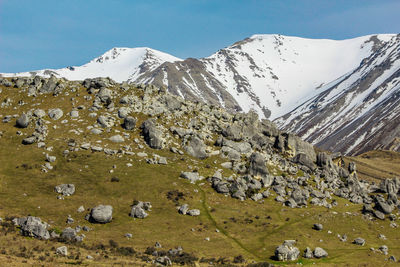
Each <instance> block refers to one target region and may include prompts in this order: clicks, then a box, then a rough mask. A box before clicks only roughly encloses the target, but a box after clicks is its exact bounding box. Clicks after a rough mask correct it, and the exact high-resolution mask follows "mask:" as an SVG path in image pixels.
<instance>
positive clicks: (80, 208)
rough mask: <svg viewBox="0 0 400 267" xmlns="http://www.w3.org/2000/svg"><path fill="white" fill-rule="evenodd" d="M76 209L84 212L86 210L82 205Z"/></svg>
mask: <svg viewBox="0 0 400 267" xmlns="http://www.w3.org/2000/svg"><path fill="white" fill-rule="evenodd" d="M76 211H77V212H79V213H82V212H84V211H85V208H84V207H83V206H80V207H79V208H78V209H77V210H76Z"/></svg>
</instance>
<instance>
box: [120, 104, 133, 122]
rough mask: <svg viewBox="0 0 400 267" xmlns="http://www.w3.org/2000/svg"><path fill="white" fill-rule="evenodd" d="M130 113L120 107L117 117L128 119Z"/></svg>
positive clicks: (128, 110)
mask: <svg viewBox="0 0 400 267" xmlns="http://www.w3.org/2000/svg"><path fill="white" fill-rule="evenodd" d="M130 112H131V110H130V109H129V108H127V107H120V108H119V109H118V117H120V118H121V119H123V118H126V117H128V115H129V113H130Z"/></svg>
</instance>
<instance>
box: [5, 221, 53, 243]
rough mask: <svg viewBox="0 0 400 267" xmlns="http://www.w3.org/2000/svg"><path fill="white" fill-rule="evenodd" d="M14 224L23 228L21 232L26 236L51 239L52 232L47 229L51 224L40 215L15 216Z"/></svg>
mask: <svg viewBox="0 0 400 267" xmlns="http://www.w3.org/2000/svg"><path fill="white" fill-rule="evenodd" d="M13 222H14V224H15V225H17V226H19V227H20V228H21V233H22V235H24V236H31V237H34V238H38V239H49V238H50V233H49V231H48V230H47V228H48V227H49V225H48V224H47V223H46V222H42V220H41V219H40V218H38V217H33V216H28V217H22V218H15V219H14V220H13Z"/></svg>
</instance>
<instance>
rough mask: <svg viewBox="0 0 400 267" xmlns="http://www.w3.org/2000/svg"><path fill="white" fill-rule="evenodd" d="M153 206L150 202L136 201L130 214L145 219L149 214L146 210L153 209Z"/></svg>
mask: <svg viewBox="0 0 400 267" xmlns="http://www.w3.org/2000/svg"><path fill="white" fill-rule="evenodd" d="M151 207H152V206H151V203H150V202H142V201H135V203H134V204H133V205H132V209H131V212H130V214H129V216H131V217H133V218H139V219H144V218H146V217H147V216H148V215H149V214H148V213H147V212H146V211H151Z"/></svg>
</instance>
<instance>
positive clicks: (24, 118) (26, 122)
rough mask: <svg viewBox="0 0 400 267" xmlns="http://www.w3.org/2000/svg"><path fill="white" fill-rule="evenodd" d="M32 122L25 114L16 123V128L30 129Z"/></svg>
mask: <svg viewBox="0 0 400 267" xmlns="http://www.w3.org/2000/svg"><path fill="white" fill-rule="evenodd" d="M29 122H30V118H29V116H28V115H27V114H25V113H23V114H22V115H21V116H20V117H19V118H18V119H17V121H16V123H15V124H16V126H17V127H18V128H26V127H28V125H29Z"/></svg>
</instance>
